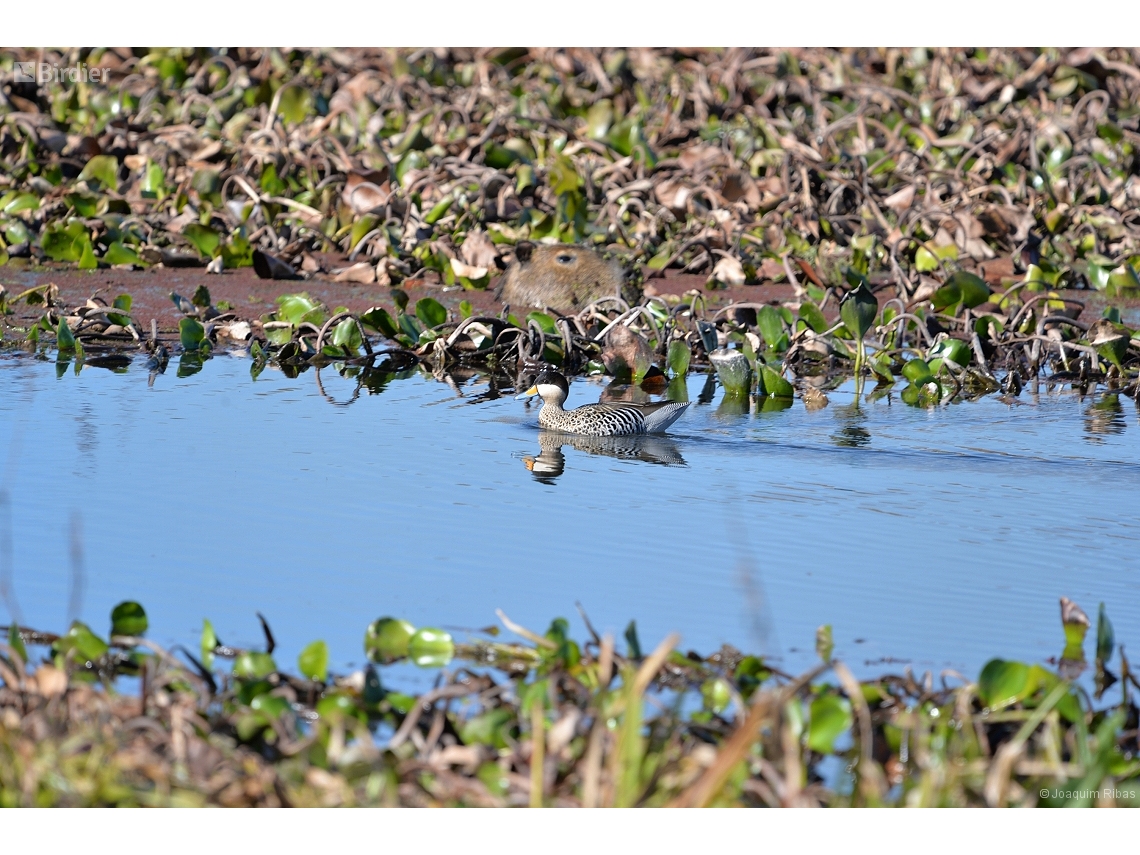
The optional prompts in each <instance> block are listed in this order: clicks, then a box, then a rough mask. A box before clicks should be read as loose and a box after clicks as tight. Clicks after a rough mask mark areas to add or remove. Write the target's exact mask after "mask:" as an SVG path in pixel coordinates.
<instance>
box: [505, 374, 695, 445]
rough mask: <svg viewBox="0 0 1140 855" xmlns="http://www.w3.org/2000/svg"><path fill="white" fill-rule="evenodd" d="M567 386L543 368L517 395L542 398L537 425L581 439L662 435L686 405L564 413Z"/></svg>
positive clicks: (603, 407)
mask: <svg viewBox="0 0 1140 855" xmlns="http://www.w3.org/2000/svg"><path fill="white" fill-rule="evenodd" d="M569 394H570V386H569V384H568V383H567V382H566V378H565V377H563V376H562V374H560V373H559V372H557V371H553V370H550V369H546V370H544V371H541V372H540V373H539V375H538V377H536V378H535V381H534V385H533V386H531V387H530V388H529V389H527V390H526V391H525V392H523V393H522V394H521V395H518V396H517V397H518V398H529V397H530V396H532V395H538V396H539V397H540V398H542V409H541V410H539V411H538V424H539V426H540V427H544V428H546V429H547V430H557V431H562V432H563V433H576V434H579V435H582V436H636V435H640V434H647V433H664V431H665V430H666V428H668V427H669V426H670V425H671V424H673V422H675V421H677V419H679V418H680V417H681V413H683V412H684V411H685V408H686V407H688V406H689V405H688V404H687V403H684V404H682V403H677V402H675V401H659V402H657V403H654V404H625V403H613V404H610V403H607V404H586V406H584V407H578V409H576V410H564V409H562V405H563V404H564V403H566V397H567V396H568V395H569Z"/></svg>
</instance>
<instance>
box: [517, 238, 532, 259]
mask: <svg viewBox="0 0 1140 855" xmlns="http://www.w3.org/2000/svg"><path fill="white" fill-rule="evenodd" d="M533 254H534V244H533V243H531V242H530V241H529V240H521V241H519V242H518V243H517V244H515V258H516V259H517V260H518V263H519V264H526V263H527V262H528V261H530V257H531V255H533Z"/></svg>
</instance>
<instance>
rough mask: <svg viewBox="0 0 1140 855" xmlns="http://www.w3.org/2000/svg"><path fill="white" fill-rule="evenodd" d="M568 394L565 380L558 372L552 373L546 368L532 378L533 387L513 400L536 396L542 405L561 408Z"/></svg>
mask: <svg viewBox="0 0 1140 855" xmlns="http://www.w3.org/2000/svg"><path fill="white" fill-rule="evenodd" d="M569 394H570V386H569V384H568V383H567V382H566V378H565V377H563V376H562V375H561V374H560V373H559V372H557V371H552V370H550V369H549V368H548V369H545V370H543V371H540V372H539V373H538V376H537V377H535V378H534V385H532V386H531V387H530V388H529V389H527V390H526V391H525V392H523V393H522V394H521V395H516V396H515V400H518V399H519V398H529V397H530V396H531V395H538V397H540V398H542V402H543V403H544V404H557V405H559V406H561V405H562V403H563V402H564V401H565V400H566V396H567V395H569Z"/></svg>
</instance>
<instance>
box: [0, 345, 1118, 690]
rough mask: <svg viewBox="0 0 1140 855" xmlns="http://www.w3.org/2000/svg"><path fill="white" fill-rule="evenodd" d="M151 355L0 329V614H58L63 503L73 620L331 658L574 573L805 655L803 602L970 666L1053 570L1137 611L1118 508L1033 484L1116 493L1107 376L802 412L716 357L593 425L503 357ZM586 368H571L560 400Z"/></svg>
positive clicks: (1090, 597)
mask: <svg viewBox="0 0 1140 855" xmlns="http://www.w3.org/2000/svg"><path fill="white" fill-rule="evenodd" d="M171 362H172V363H173V365H172V366H171V367H170V368H168V369H167V370H166V371H165V373H163V372H162V371H161V370H160V369H161V361H160V360H159V361H158V362H155V363H153V364H152V363H151V361H150V360H146V362H145V363H144V361H143V360H142V359H139V358H137V357H136V358H135V360H134V361H133V362H132V363H130V364H129V365H128V366H127V367H126V368H127V370H126V372H125V373H122V374H119V373H114V372H113V371H112V370H98V369H96V366H94V365H90V364H88V365H86V366H83V367H82V369H81V371H80V372H79V373H78V374H77V373H76V372H75V371H74V370H72V369H73V368H74V364H72V365H71V366H70V367H68V366H66V365H65V366H64V367H65V369H66V370H65V371H64V372H63V373H62V375H61V376H60V377H59V378H58V379H57V377H56V370H57V367H56V365H55V364H53V362H50V361H48V362H40V361H37V360H32V359H27V358H15V357H7V356H3V355H0V455H4V456H5V459H6V460H7V461H8V462H7V463H5V464H4V466H3V469H0V473H2V475H0V498H2V496H3V493H4V491H6V492H7V495H8V497H9V498H10V501H9V504H8V506H7V507H8V508H9V509H10V510H11V532H12V537H11V543H12V548H11V552H12V556H11V560H10V561H7V560H6V559H5V557H4V552H5V549H4V546H5V540H6V539H5V537H4V536H3V534H4V532H3V527H4V526H6V525H8V523H7V522H5V518H6V516H7V515H6V514H5V513H3V506H0V594H2V593H3V591H4V590H6V589H10V590H11V591H12V593H13V596H17V595H18V597H19V605H20V606H21V607H22V608H23V611H24V619H25V622H26V623H28V624H30V625H35V626H39V627H42V628H45V629H54V628H57V627H58V626H59V625H60V624H61V623H62V622H64V621H65V619H66V618H67V616H68V615H67V603H68V601H69V598H70V593H71V592H72V591H73V590H74V586H73V585H72V582H71V579H70V577H69V574H68V568H69V567H70V566H72V561H71V559H70V558H69V551H68V543H67V538H66V531H65V523H66V519H67V515H68V513H69V512H70V511H71V510H73V509H77V510H80V511H81V512H82V514H83V539H84V544H83V546H84V573H85V580H86V581H85V584H84V587H83V601H82V604H81V608H80V609H79V611H81V618H82V619H83V620H86V621H88V622H89V623H91V624H92V625H93V626H95V625H102V622H105V620H106V615H107V613H108V612H109V611H110V608H111V607H112V606H114V605H115V604H116V603H117V602H119V601H121V600H124V599H139V600H141V601H143V602H144V605H145V606H146V608H147V611H148V612H149V613H150V614H151V624H152V626H154V627H155V633H156V635H155V640H157V641H159V642H161V643H166V644H190V643H192V642H194V640H195V639H196V638H197V637H198V633H199V632H200V628H201V625H202V623H201V622H202V619H203V618H204V617H208V618H210V620H211V621H212V622H213V624H214V626H215V627H216V628H217V631H218V633H219V634H220V635H222V636H223V637H224V638H226V639H227V640H231V639H232V641H233V643H235V644H241V645H248V644H256V643H259V642H260V640H261V638H260V633H259V630H258V624H257V621H256V619H255V618H254V612H255V611H262V612H263V613H265V614H266V615H267V617H268V618H269V619H270V620H271V621H272V624H273V627H274V630H275V631H276V633H277V637H278V641H279V644H280V650H281V654H280V655H281V659H279V661H290V660H291V659H292V658H293V657H295V656H296V655H297V653H298V652H299V651H300V649H301V648H302V647H303V646H304V645H305V644H307V643H309V642H311V641H313V640H314V639H315V638H318V637H323V638H324V639H325V640H326V641H327V642H328V644H329V648H330V651H331V652H332V655H333V658H334V661H335V662H337V663H339V664H338V665H337V667H338V669H339V668H341V667H348V666H349V664H350V663H352V662H354V661H356V662H359V657H360V649H361V647H360V645H361V634H362V632H363V628H364V627H365V626H367V625H368V624H369V623H370V622H371V621H373V620H375V619H376V618H377V617H379V616H381V615H395V616H399V617H404V618H407V619H409V620H411V621H412V622H413V623H416V624H417V625H455V626H471V625H473V624H479V623H481V622H485V621H486V620H488V619H489V618H491V616H493V615H494V612H495V609H497V608H502V609H503V610H504V612H506V613H507V614H509V615H510V616H511V617H512V619H514V620H517V621H519V622H520V623H523V624H524V625H528V626H539V627H540V628H541V627H542V626H545V625H547V624H548V622H549V621H550V619H551V618H552V617H554V616H556V615H564V616H568V617H570V619H571V621H572V623H574V622H576V619H575V617H574V615H575V610H574V603H575V602H577V601H581V603H582V604H583V607H584V608H585V609H586V610H587V612H588V613H589V615H590V618H591V620H592V621H593V622H595V624H596V625H597V626H598V627H599V629H600V630H602V631H610V632H614V633H615V634H616V635H617V636H618V637H620V634H621V632H622V630H623V628H624V627H625V626H626V625H627V624H628V622H629V620H630V619H632V618H636V619H637V625H638V629H639V632H640V634H641V638H642V640H643V641H646V640H647V639H652V641H647V642H646V643H656V641H657V640H658V639H660V638H662V637H664V636H665V634H667V633H668V632H670V631H672V630H680V631H682V632H683V633H684V635H685V638H684V642H683V643H684V645H685V647H688V648H693V649H697V650H714V649H716V648H717V647H718V646H719V645H720V644H721V643H722V642H727V643H730V644H733V645H735V646H737V647H739V648H741V649H749V650H753V649H755V647H756V645H757V644H760V645H763V644H764V640H765V638H767V639H768V643H769V644H771V650H770V651H769V652H770V653H771V655H772V657H773V658H774V661H775V663H777V664H779V667H781V668H784V669H785V670H796V669H799V668H806V667H810V666H811V665H812V664H813V663H814V662H815V661H816V656H815V653H814V652H813V644H812V641H813V639H814V637H815V630H816V628H817V627H818V626H819V625H820V624H824V623H830V624H833V626H834V635H835V644H836V654H837V655H839V656H841V657H843V658H845V660H846V661H848V662H850V663H851V665H852V667H854V668H856V669H857V670H863V671H867V672H874V673H876V674H877V673H880V672H881V670H882V666H881V659H882V658H883V657H895V658H906V659H907V660H908V661H911V662H913V664H914V665H915V667H916V669H923V668H927V667H930V668H934V669H936V668H941V667H953V668H956V669H959V670H962V671H963V673H966V674H967V675H968V676H973V675H975V674H977V669H979V668H980V667H981V665H982V664H983V663H984V662H985V661H986V660H987V659H988V658H990V657H992V656H995V655H997V656H1003V657H1005V658H1010V659H1029V660H1035V661H1039V660H1040V659H1041V658H1042V657H1044V656H1051V655H1053V654H1054V653H1055V652H1056V648H1057V643H1058V640H1059V638H1060V626H1059V622H1058V620H1057V598H1058V597H1060V596H1062V595H1064V596H1068V597H1070V598H1072V599H1073V600H1074V601H1077V602H1079V603H1080V604H1081V605H1082V606H1083V607H1084V608H1085V610H1086V611H1092V610H1095V608H1096V606H1097V604H1098V603H1099V602H1101V601H1103V602H1105V603H1106V606H1107V608H1108V611H1109V614H1110V615H1111V618H1112V621H1113V623H1114V625H1115V627H1116V632H1117V637H1118V638H1120V639H1121V640H1122V641H1124V642H1125V643H1129V644H1133V645H1134V644H1136V643H1138V642H1137V639H1140V571H1138V569H1137V563H1136V555H1137V554H1138V553H1140V519H1137V518H1136V516H1135V515H1134V514H1131V515H1130V514H1128V513H1115V514H1102V513H1089V514H1079V513H1078V514H1076V515H1062V516H1060V517H1059V516H1058V514H1057V507H1056V497H1057V496H1066V497H1073V505H1074V507H1080V508H1084V507H1089V506H1090V505H1089V503H1088V501H1083V500H1082V499H1081V498H1080V497H1095V498H1100V497H1101V496H1102V495H1112V496H1114V497H1119V498H1118V499H1117V501H1118V502H1119V503H1120V507H1123V508H1125V509H1127V508H1128V507H1130V505H1129V504H1128V503H1129V502H1130V501H1131V500H1130V499H1129V498H1128V497H1130V496H1138V495H1140V430H1136V429H1135V428H1134V427H1133V428H1132V429H1130V430H1124V428H1125V426H1129V425H1130V423H1132V422H1133V419H1135V418H1136V415H1135V411H1134V404H1133V402H1132V401H1131V400H1130V399H1129V398H1128V396H1126V395H1125V394H1123V393H1120V394H1108V395H1101V396H1098V397H1093V398H1092V399H1089V398H1088V397H1085V398H1081V397H1080V396H1078V395H1077V394H1074V393H1073V392H1071V391H1069V390H1068V389H1053V390H1046V391H1043V392H1041V393H1040V394H1038V393H1037V392H1035V391H1034V390H1033V386H1032V385H1031V384H1027V387H1026V389H1025V390H1024V391H1021V393H1020V395H1017V396H1013V395H1012V394H1011V396H1010V397H1009V398H1007V399H1005V400H1003V399H1002V398H1000V397H998V396H996V395H994V396H988V397H985V398H983V399H981V400H979V401H976V402H972V403H968V404H961V405H956V406H948V407H934V408H932V409H929V410H925V409H916V408H913V407H909V406H905V405H899V403H898V398H897V395H896V396H894V399H893V401H892V400H891V399H890V397H889V396H888V397H886V398H883V397H879V398H876V396H875V393H872V394H870V395H867V396H859V400H858V404H857V405H856V396H855V394H854V389H853V384H852V383H850V382H848V383H845V384H844V385H842V386H841V387H839V388H836V389H831V388H828V389H827V394H828V396H829V398H830V400H831V404H830V406H828V408H827V409H826V410H823V411H819V410H816V411H814V412H813V411H810V410H809V408H807V407H805V405H804V403H803V401H802V400H800V399H799V398H797V399H796V400H795V401H794V402H793V403H791V406H790V407H789V408H788V409H784V410H782V411H779V412H770V411H769V412H766V411H765V409H766V401H764V400H756V401H754V402H753V401H749V402H748V406H747V407H746V408H740V407H736V409H737V410H738V411H739V412H738V414H737V415H731V416H728V415H724V410H731V409H733V408H734V407H733V403H732V402H730V404H729V406H727V407H725V408H724V410H722V409H721V406H722V403H723V398H724V396H723V390H721V389H720V388H719V387H718V385H717V382H716V379H715V377H714V376H713V375H711V374H708V375H702V374H700V373H693V374H690V375H689V376H688V378H687V384H686V381H685V380H681V381H676V380H674V381H671V382H670V383H668V384H665V388H664V390H662V383H661V382H658V383H657V385H656V386H655V387H653V395H654V397H655V398H656V397H657V396H659V395H661V394H662V392H663V393H664V395H666V396H667V397H669V398H670V399H673V400H676V399H678V398H680V397H681V396H684V397H688V398H690V399H691V400H692V401H693V406H691V407H690V408H689V410H688V411H687V412H686V414H685V417H684V418H683V419H682V420H681V421H679V422H678V423H677V424H676V425H674V426H673V427H672V428H671V430H670V433H669V434H667V435H664V436H643V437H602V438H594V437H580V436H573V435H565V434H557V433H552V432H547V431H541V432H540V431H537V430H536V426H535V421H536V418H535V416H536V413H535V410H534V409H533V408H532V409H528V408H527V407H525V406H524V405H522V404H521V403H520V402H517V401H515V400H513V397H511V396H512V395H513V393H514V392H515V391H516V389H517V378H515V377H513V376H507V375H504V374H488V373H485V372H477V371H474V370H469V369H465V368H463V367H462V366H455V365H449V366H446V367H439V366H437V367H436V370H434V371H432V370H427V369H425V368H424V367H423V366H422V365H420V364H418V363H417V362H416V361H414V360H409V359H408V358H407V357H406V356H402V355H401V354H398V353H388V354H377V356H376V360H375V362H374V365H373V366H370V367H363V366H351V365H343V364H336V363H332V364H329V365H328V366H326V367H325V368H323V369H322V370H321V371H320V373H319V378H318V374H317V372H316V371H315V370H313V368H312V367H305V366H300V367H298V366H287V367H286V368H287V370H284V369H283V370H278V369H277V368H276V367H274V366H270V365H265V364H259V363H257V362H256V361H251V360H250V359H249V358H248V357H247V358H244V359H241V358H225V357H222V356H220V355H215V356H213V357H211V358H209V359H205V360H201V362H202V364H201V366H200V369H199V370H197V371H196V373H193V374H189V373H188V372H184V376H181V377H179V376H178V372H177V371H176V370H175V367H176V366H178V365H179V364H180V360H179V359H178V358H177V357H172V358H171ZM100 367H102V366H100ZM192 367H197V366H191V365H190V364H189V363H187V365H186V368H187V369H188V370H189V369H190V368H192ZM152 372H153V377H149V378H148V375H150V374H151V373H152ZM251 375H252V377H251ZM148 379H153V386H148ZM318 379H319V382H318ZM604 389H605V379H604V378H578V379H576V380H575V382H574V383H573V384H572V386H571V390H570V400H568V402H567V405H568V406H570V407H575V406H580V405H582V404H586V403H592V402H594V401H597V400H598V398H599V397H600V396H601V395H602V394H603V391H604ZM646 391H649V390H647V389H645V388H641V389H639V390H632V389H624V390H623V389H621V388H620V387H617V386H615V387H613V388H612V389H610V390H609V394H611V395H615V396H618V395H627V394H628V395H631V396H634V397H637V396H639V395H640V393H641V392H646ZM1010 402H1016V406H1015V405H1013V404H1012V403H1010ZM348 404H351V406H348ZM718 411H720V412H719V414H718ZM22 436H25V437H27V439H25V440H24V441H23V442H22V444H21V439H20V438H21V437H22ZM31 437H34V438H35V441H34V443H33V442H32V441H31V439H30V438H31ZM1078 437H1085V438H1086V441H1081V440H1080V439H1078ZM536 438H537V443H536ZM872 438H873V441H872ZM837 445H838V446H840V448H838V449H837V447H836V446H837ZM222 450H224V458H223V460H224V466H220V465H219V458H220V455H221V452H222ZM45 459H47V460H50V461H51V463H50V466H48V467H47V468H45V466H44V465H43V463H42V461H43V460H45ZM520 459H524V460H525V462H526V464H527V468H528V469H529V470H530V471H529V472H527V471H524V469H523V467H522V466H520V465H519V460H520ZM645 464H650V465H645ZM53 473H56V474H60V475H62V476H63V478H64V479H65V480H64V481H63V482H60V481H59V480H58V478H56V474H53ZM142 476H146V477H147V478H153V479H154V481H155V484H156V485H157V486H159V487H160V488H161V489H160V491H159V493H158V494H157V498H156V493H155V491H153V490H149V489H140V487H139V484H140V483H143V482H140V480H139V478H140V477H142ZM555 481H557V489H553V488H551V487H550V486H547V485H551V484H553V483H554V482H555ZM1098 491H1099V492H1098ZM61 496H63V497H64V501H63V503H62V504H61ZM72 497H74V498H72ZM915 520H921V525H912V524H911V523H912V521H915ZM535 529H537V530H538V532H539V533H540V534H541V535H542V536H540V537H520V531H523V530H526V531H532V530H535ZM61 534H63V535H64V536H63V537H61ZM900 535H902V536H900ZM124 544H129V546H130V548H129V549H125V548H124ZM8 567H10V568H11V573H10V574H9V573H8V572H7V570H6V569H5V568H8ZM745 567H746V568H747V569H748V572H744V571H743V570H742V569H741V568H745ZM0 600H3V597H2V596H0ZM13 602H15V601H14V600H13ZM0 609H3V607H2V606H0ZM2 622H3V616H2V615H0V623H2ZM584 631H585V630H584V628H582V627H581V626H578V627H576V628H575V632H576V633H577V634H578V635H579V636H581V635H582V633H583V632H584ZM899 667H900V668H901V667H902V666H901V665H900V666H899ZM936 673H937V671H936ZM433 676H434V675H433ZM425 679H426V678H425Z"/></svg>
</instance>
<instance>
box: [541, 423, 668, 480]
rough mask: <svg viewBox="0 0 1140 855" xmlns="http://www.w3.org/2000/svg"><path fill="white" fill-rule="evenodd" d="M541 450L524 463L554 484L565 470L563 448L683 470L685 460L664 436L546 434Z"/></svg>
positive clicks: (543, 435)
mask: <svg viewBox="0 0 1140 855" xmlns="http://www.w3.org/2000/svg"><path fill="white" fill-rule="evenodd" d="M538 444H539V447H540V448H541V449H542V450H541V451H540V452H539V453H538V455H537V456H536V457H529V456H528V457H524V458H523V463H524V464H526V468H527V469H529V470H530V471H531V473H532V474H533V475H534V477H535V479H536V480H538V481H541V482H543V483H544V484H553V483H554V479H555V478H557V477H558V476H559V475H561V474H562V473H563V472H564V471H565V469H566V455H565V454H563V453H562V446H564V445H569V446H570V447H571V448H574V449H576V450H577V451H582V452H585V453H586V454H601V455H604V456H605V457H616V458H617V459H619V460H640V461H641V462H643V463H658V464H662V465H664V466H684V465H685V458H683V457H682V456H681V449H680V447H679V446H678V445H677V443H676V442H674V441H673V440H671V439H669V438H668V437H666V436H664V435H662V434H646V435H643V436H578V435H576V434H572V433H560V432H558V431H549V430H543V431H539V433H538Z"/></svg>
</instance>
